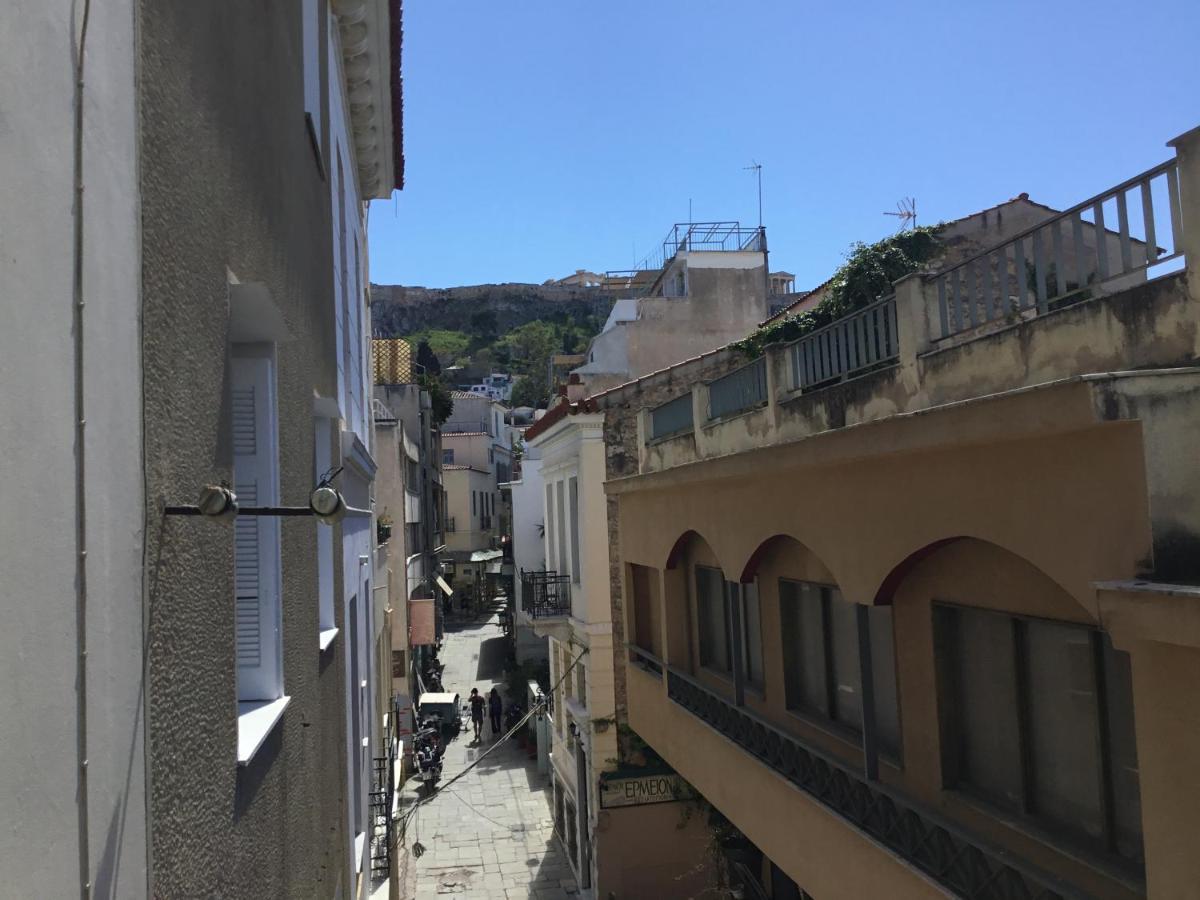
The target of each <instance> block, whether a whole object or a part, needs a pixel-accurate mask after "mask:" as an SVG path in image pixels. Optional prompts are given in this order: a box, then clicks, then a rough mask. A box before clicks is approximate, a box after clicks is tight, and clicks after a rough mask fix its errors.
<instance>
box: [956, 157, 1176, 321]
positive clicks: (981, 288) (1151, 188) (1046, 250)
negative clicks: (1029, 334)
mask: <svg viewBox="0 0 1200 900" xmlns="http://www.w3.org/2000/svg"><path fill="white" fill-rule="evenodd" d="M1156 197H1157V201H1156ZM1164 201H1165V208H1164ZM1156 202H1157V204H1158V208H1157V210H1156V209H1155V203H1156ZM1131 207H1132V215H1131ZM1114 213H1115V216H1116V231H1113V230H1112V228H1111V225H1110V223H1111V222H1112V216H1113V214H1114ZM1139 218H1140V219H1141V222H1140V223H1139V222H1138V219H1139ZM1182 235H1183V225H1182V213H1181V204H1180V195H1179V168H1178V164H1177V163H1176V161H1175V160H1174V159H1171V160H1168V161H1167V162H1165V163H1162V164H1160V165H1157V166H1155V167H1154V168H1153V169H1149V170H1148V171H1146V172H1143V173H1142V174H1141V175H1136V176H1134V177H1133V178H1131V179H1129V180H1128V181H1125V182H1122V183H1121V184H1119V185H1117V186H1116V187H1114V188H1111V189H1110V190H1107V191H1105V192H1104V193H1102V194H1098V195H1096V196H1095V197H1092V198H1091V199H1090V200H1085V201H1084V202H1083V203H1080V204H1078V205H1076V206H1073V207H1071V208H1070V209H1068V210H1066V211H1065V212H1062V213H1060V214H1059V215H1057V216H1055V217H1054V218H1052V219H1048V220H1047V221H1045V222H1042V223H1040V224H1038V225H1035V226H1034V227H1033V228H1030V229H1028V230H1026V231H1023V232H1021V233H1020V234H1018V235H1017V236H1016V237H1014V238H1012V239H1011V240H1009V241H1007V242H1005V243H1003V244H1000V245H998V246H996V247H992V248H990V249H988V250H985V251H984V252H983V253H980V254H979V255H978V256H975V257H972V258H971V259H968V260H966V261H964V262H962V263H960V264H959V265H957V266H955V267H954V268H952V269H947V270H946V271H944V272H942V273H941V274H940V275H938V277H937V279H936V281H937V291H938V318H939V321H940V324H941V337H943V338H945V337H949V336H950V335H953V334H957V333H958V332H960V331H966V330H968V329H971V328H975V327H977V326H979V325H983V324H985V323H988V322H992V321H996V320H1004V319H1009V318H1013V319H1014V320H1015V319H1017V318H1022V317H1029V316H1035V315H1042V314H1044V313H1047V312H1049V311H1050V310H1052V309H1056V308H1058V307H1061V306H1066V305H1069V304H1071V303H1074V302H1077V301H1079V300H1085V299H1087V298H1088V297H1089V296H1090V295H1091V290H1092V288H1093V287H1096V286H1099V285H1102V284H1104V283H1105V282H1107V281H1110V280H1112V279H1115V278H1121V277H1125V276H1129V275H1134V274H1136V273H1140V272H1144V271H1145V270H1146V269H1149V268H1150V267H1152V266H1158V265H1161V264H1162V263H1165V262H1168V261H1170V260H1172V259H1175V258H1176V257H1178V256H1181V255H1183V248H1182V246H1181V245H1180V238H1181V237H1182ZM1164 236H1168V237H1170V242H1169V243H1170V246H1169V247H1165V248H1164V247H1160V246H1159V241H1160V240H1163V239H1164Z"/></svg>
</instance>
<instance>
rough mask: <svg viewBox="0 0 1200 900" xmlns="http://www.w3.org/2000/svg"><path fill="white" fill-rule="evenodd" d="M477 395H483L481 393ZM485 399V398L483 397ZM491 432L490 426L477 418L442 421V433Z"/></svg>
mask: <svg viewBox="0 0 1200 900" xmlns="http://www.w3.org/2000/svg"><path fill="white" fill-rule="evenodd" d="M479 396H481V397H483V396H484V395H483V394H480V395H479ZM485 399H486V398H485ZM479 433H482V434H491V426H490V425H489V424H488V423H487V422H485V421H483V420H482V419H479V420H478V421H473V422H443V423H442V434H479Z"/></svg>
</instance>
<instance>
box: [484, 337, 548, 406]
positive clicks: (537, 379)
mask: <svg viewBox="0 0 1200 900" xmlns="http://www.w3.org/2000/svg"><path fill="white" fill-rule="evenodd" d="M496 343H497V346H498V347H503V348H504V350H506V351H507V353H508V356H509V359H510V360H511V362H512V369H513V371H514V372H516V373H517V374H519V375H523V376H525V377H526V378H527V379H529V382H530V384H531V390H532V391H533V393H534V395H535V396H537V397H539V398H542V399H544V398H545V397H546V395H547V393H548V392H549V390H550V386H549V384H548V383H547V371H548V369H549V365H550V357H551V356H552V355H553V354H555V353H557V352H558V348H559V346H560V343H561V337H560V334H559V330H558V329H557V328H555V327H554V326H553V325H551V324H550V323H548V322H543V321H541V320H540V319H535V320H534V321H532V322H526V323H525V324H524V325H522V326H520V327H519V328H514V329H513V330H512V331H510V332H509V333H508V334H506V335H505V336H504V337H503V338H501V339H500V340H499V341H497V342H496ZM529 405H532V404H529Z"/></svg>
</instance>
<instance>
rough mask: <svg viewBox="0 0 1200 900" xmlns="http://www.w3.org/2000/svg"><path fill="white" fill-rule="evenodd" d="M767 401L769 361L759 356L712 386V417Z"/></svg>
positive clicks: (761, 404) (710, 386) (709, 392)
mask: <svg viewBox="0 0 1200 900" xmlns="http://www.w3.org/2000/svg"><path fill="white" fill-rule="evenodd" d="M766 402H767V360H766V358H765V357H759V358H758V359H756V360H755V361H754V362H752V363H750V365H748V366H742V367H741V368H740V369H737V370H736V371H733V372H730V373H729V374H728V375H725V376H723V377H721V378H718V379H717V380H716V381H714V382H712V383H711V384H709V386H708V417H709V419H719V418H721V417H722V416H731V415H733V414H735V413H740V412H745V411H746V410H749V409H757V408H758V407H760V406H763V405H765V404H766Z"/></svg>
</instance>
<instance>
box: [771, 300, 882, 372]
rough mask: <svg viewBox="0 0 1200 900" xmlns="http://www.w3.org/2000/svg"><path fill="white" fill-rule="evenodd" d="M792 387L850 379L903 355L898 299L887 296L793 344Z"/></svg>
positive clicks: (791, 351)
mask: <svg viewBox="0 0 1200 900" xmlns="http://www.w3.org/2000/svg"><path fill="white" fill-rule="evenodd" d="M790 353H791V359H792V387H794V388H797V389H803V388H807V387H811V386H812V385H815V384H821V383H822V382H826V381H832V380H835V379H837V380H841V379H845V378H849V377H850V376H852V375H856V374H858V373H860V372H864V371H866V370H868V369H871V368H874V367H875V366H877V365H880V364H882V363H887V362H891V361H893V360H895V359H897V358H898V357H899V356H900V340H899V337H898V335H897V329H896V298H895V297H894V296H893V297H885V298H884V299H882V300H877V301H876V302H874V303H872V304H871V305H870V306H868V307H865V308H864V309H860V310H859V311H858V312H854V313H851V314H850V315H848V316H843V317H842V318H840V319H838V320H837V321H836V322H831V323H830V324H828V325H826V326H825V327H824V328H819V329H818V330H816V331H814V332H812V333H811V334H807V335H805V336H804V337H802V338H800V340H798V341H796V343H794V344H792V346H791V350H790Z"/></svg>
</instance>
